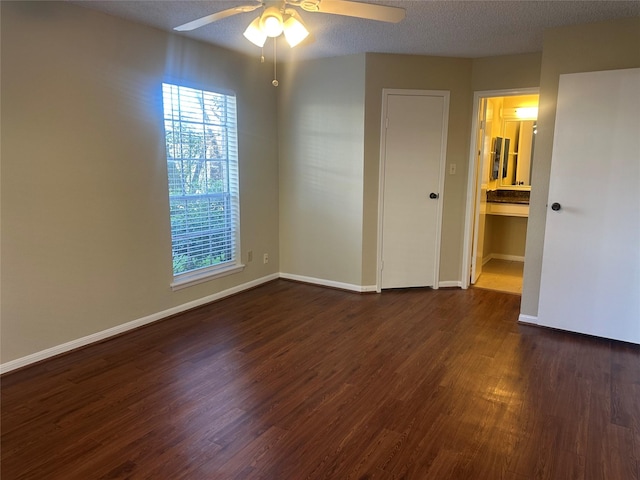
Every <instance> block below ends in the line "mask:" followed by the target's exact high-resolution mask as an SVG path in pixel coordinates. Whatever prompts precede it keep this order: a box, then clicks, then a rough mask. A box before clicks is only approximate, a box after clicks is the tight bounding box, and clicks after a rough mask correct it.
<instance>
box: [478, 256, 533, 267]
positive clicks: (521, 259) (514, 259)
mask: <svg viewBox="0 0 640 480" xmlns="http://www.w3.org/2000/svg"><path fill="white" fill-rule="evenodd" d="M485 258H486V260H485V259H484V258H483V259H482V264H483V265H484V264H485V263H487V262H488V261H489V260H492V259H494V258H495V259H496V260H508V261H510V262H524V257H523V256H522V255H505V254H502V253H490V254H489V255H488V256H487V257H485Z"/></svg>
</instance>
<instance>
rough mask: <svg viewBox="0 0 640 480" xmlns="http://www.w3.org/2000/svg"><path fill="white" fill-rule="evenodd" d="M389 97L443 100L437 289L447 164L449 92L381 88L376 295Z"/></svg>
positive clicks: (379, 287) (379, 276) (379, 284)
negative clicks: (437, 98) (405, 96)
mask: <svg viewBox="0 0 640 480" xmlns="http://www.w3.org/2000/svg"><path fill="white" fill-rule="evenodd" d="M390 95H408V96H418V95H420V96H429V97H442V98H443V99H444V108H443V111H442V125H443V129H442V138H441V143H440V151H441V155H440V165H439V166H440V178H438V191H439V195H440V198H439V199H438V200H439V201H438V205H437V207H436V208H437V210H436V212H437V213H436V215H437V220H436V253H435V255H436V258H435V272H434V278H435V282H434V283H435V284H434V285H433V287H432V288H433V289H437V288H438V283H439V281H440V278H439V275H440V244H441V235H442V210H443V204H444V173H445V167H446V161H447V136H448V131H449V101H450V96H451V92H450V91H449V90H412V89H398V88H383V89H382V115H381V118H380V161H379V166H378V235H377V245H378V246H377V251H378V252H377V262H376V292H377V293H380V292H381V291H382V236H383V228H382V227H383V225H382V222H383V211H384V171H385V164H386V146H387V145H386V143H387V142H386V140H387V135H386V128H387V98H388V97H389V96H390Z"/></svg>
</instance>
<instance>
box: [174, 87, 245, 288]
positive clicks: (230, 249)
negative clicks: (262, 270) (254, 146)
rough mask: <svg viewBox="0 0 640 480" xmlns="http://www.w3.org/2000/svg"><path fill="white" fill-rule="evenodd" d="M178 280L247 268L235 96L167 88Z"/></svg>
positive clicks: (193, 280)
mask: <svg viewBox="0 0 640 480" xmlns="http://www.w3.org/2000/svg"><path fill="white" fill-rule="evenodd" d="M162 97H163V105H164V129H165V138H166V147H167V171H168V176H169V208H170V215H171V243H172V256H173V275H174V282H173V283H172V287H173V288H174V289H176V288H182V287H185V286H189V285H193V284H195V283H200V282H202V281H204V280H208V279H211V278H212V277H215V276H221V275H226V274H229V273H233V272H235V271H238V270H240V269H242V265H239V263H238V261H237V258H238V256H237V246H238V245H239V243H240V232H239V201H238V145H237V144H238V139H237V126H236V98H235V96H234V95H226V94H222V93H215V92H207V91H203V90H196V89H193V88H187V87H182V86H178V85H171V84H167V83H163V84H162Z"/></svg>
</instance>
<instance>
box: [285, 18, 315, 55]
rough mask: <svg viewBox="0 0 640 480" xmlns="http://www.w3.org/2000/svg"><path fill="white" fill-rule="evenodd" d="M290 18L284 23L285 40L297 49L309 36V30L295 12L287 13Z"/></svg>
mask: <svg viewBox="0 0 640 480" xmlns="http://www.w3.org/2000/svg"><path fill="white" fill-rule="evenodd" d="M286 13H288V14H289V15H290V16H289V18H287V19H286V20H285V22H284V38H285V39H286V40H287V43H288V44H289V46H290V47H292V48H293V47H295V46H296V45H298V44H299V43H300V42H302V41H303V40H304V39H305V38H307V37H308V36H309V30H307V27H306V26H305V24H304V23H303V22H302V19H301V18H297V15H296V12H295V11H294V10H291V11H287V12H286Z"/></svg>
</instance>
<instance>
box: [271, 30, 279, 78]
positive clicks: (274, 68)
mask: <svg viewBox="0 0 640 480" xmlns="http://www.w3.org/2000/svg"><path fill="white" fill-rule="evenodd" d="M276 46H277V41H276V39H275V38H274V39H273V82H271V85H273V86H274V87H277V86H278V76H277V73H278V72H277V70H276V61H277V57H276V52H277V50H278V49H277V48H276Z"/></svg>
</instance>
